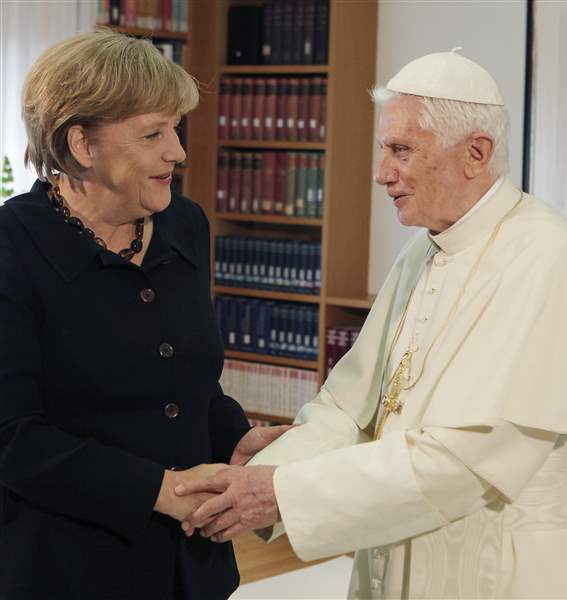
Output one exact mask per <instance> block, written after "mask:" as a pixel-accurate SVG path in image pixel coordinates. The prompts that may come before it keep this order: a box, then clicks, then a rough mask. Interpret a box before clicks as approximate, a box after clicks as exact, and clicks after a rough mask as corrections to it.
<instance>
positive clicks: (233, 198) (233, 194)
mask: <svg viewBox="0 0 567 600" xmlns="http://www.w3.org/2000/svg"><path fill="white" fill-rule="evenodd" d="M241 183H242V154H241V153H240V152H232V153H231V155H230V189H229V193H228V210H229V212H238V211H239V209H240V190H241Z"/></svg>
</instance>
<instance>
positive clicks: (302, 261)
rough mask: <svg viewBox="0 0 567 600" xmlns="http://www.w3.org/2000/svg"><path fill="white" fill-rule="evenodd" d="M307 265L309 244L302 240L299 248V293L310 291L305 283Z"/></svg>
mask: <svg viewBox="0 0 567 600" xmlns="http://www.w3.org/2000/svg"><path fill="white" fill-rule="evenodd" d="M308 267H309V245H308V244H307V243H306V242H302V244H301V246H300V249H299V271H298V279H299V291H300V293H301V294H309V293H311V292H310V290H309V287H308V283H307V269H308Z"/></svg>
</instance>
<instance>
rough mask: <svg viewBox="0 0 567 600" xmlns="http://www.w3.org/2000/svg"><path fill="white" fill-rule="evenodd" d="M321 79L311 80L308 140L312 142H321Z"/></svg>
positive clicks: (314, 78)
mask: <svg viewBox="0 0 567 600" xmlns="http://www.w3.org/2000/svg"><path fill="white" fill-rule="evenodd" d="M322 81H323V79H322V78H321V77H313V78H312V79H310V80H309V127H308V130H307V139H308V140H309V141H310V142H317V141H319V135H320V120H321V82H322Z"/></svg>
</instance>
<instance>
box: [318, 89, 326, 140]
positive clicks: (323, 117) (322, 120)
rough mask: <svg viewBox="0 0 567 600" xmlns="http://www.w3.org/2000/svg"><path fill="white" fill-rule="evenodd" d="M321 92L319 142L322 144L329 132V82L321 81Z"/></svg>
mask: <svg viewBox="0 0 567 600" xmlns="http://www.w3.org/2000/svg"><path fill="white" fill-rule="evenodd" d="M319 89H320V90H321V111H320V113H319V140H320V141H321V142H324V141H325V136H326V132H327V127H326V125H327V80H326V79H322V80H321V86H320V88H319Z"/></svg>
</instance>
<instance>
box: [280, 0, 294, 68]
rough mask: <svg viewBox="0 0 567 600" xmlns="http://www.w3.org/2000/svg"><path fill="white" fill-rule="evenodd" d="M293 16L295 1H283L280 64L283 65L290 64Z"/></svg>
mask: <svg viewBox="0 0 567 600" xmlns="http://www.w3.org/2000/svg"><path fill="white" fill-rule="evenodd" d="M294 16H295V0H283V7H282V50H281V62H282V64H284V65H290V64H292V48H293V41H291V42H290V40H293V26H294V22H293V19H294Z"/></svg>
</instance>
